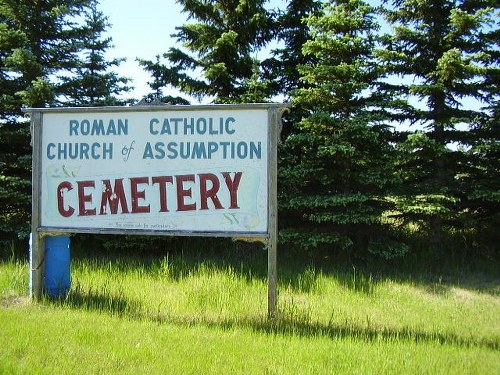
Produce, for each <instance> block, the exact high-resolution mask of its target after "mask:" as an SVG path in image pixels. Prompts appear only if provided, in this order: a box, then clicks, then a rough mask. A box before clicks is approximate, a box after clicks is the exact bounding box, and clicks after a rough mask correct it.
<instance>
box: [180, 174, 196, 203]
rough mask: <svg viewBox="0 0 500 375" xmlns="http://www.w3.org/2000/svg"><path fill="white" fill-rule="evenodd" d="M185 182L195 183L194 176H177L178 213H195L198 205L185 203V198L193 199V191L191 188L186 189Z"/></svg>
mask: <svg viewBox="0 0 500 375" xmlns="http://www.w3.org/2000/svg"><path fill="white" fill-rule="evenodd" d="M184 182H194V174H185V175H179V176H175V183H176V185H177V211H194V210H196V203H189V204H186V203H185V200H184V198H186V197H189V198H191V197H192V191H191V188H188V189H184Z"/></svg>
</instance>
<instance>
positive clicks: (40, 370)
mask: <svg viewBox="0 0 500 375" xmlns="http://www.w3.org/2000/svg"><path fill="white" fill-rule="evenodd" d="M212 255H213V254H212ZM230 258H231V259H226V258H224V257H223V256H206V257H204V256H200V252H197V253H196V255H189V254H188V253H187V252H183V253H173V254H165V255H161V256H157V255H155V256H146V257H145V256H142V257H141V256H138V255H137V256H134V255H131V254H130V252H127V254H126V255H124V256H117V255H116V254H114V255H111V254H109V253H106V252H103V253H99V252H93V253H92V254H87V255H85V256H83V255H77V256H74V257H73V259H72V289H71V292H70V293H69V295H68V296H67V297H66V298H64V299H61V300H49V299H45V300H43V301H39V302H32V301H30V300H29V298H28V297H27V291H28V265H27V262H26V261H25V260H20V259H19V258H16V257H13V256H12V257H5V256H4V257H3V260H2V261H0V298H1V303H0V374H63V373H66V374H91V373H93V374H146V373H147V374H339V373H340V374H500V319H499V317H500V285H499V283H498V279H497V278H496V277H494V276H491V275H490V276H485V275H484V274H482V273H478V272H467V273H464V274H460V273H454V276H450V275H446V274H445V275H437V274H436V275H429V274H427V275H425V276H422V275H413V276H404V277H402V276H401V275H400V276H395V275H396V273H393V274H392V275H391V276H389V275H384V274H383V273H377V274H372V273H369V272H367V271H366V270H365V271H360V270H358V269H355V268H352V269H351V270H349V269H348V270H335V268H333V267H330V266H329V267H322V266H321V264H320V265H318V264H314V265H313V263H312V262H311V263H307V261H305V262H302V261H301V260H296V259H295V260H293V261H291V262H290V263H287V259H282V261H281V264H280V269H279V275H280V283H279V315H278V317H277V318H276V319H275V320H272V321H271V320H268V319H267V316H266V314H267V280H266V253H265V252H264V251H262V250H259V251H255V250H253V251H250V250H249V251H246V252H243V253H238V254H237V255H234V256H231V257H230ZM284 258H286V257H284ZM288 260H289V259H288Z"/></svg>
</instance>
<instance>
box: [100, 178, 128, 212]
mask: <svg viewBox="0 0 500 375" xmlns="http://www.w3.org/2000/svg"><path fill="white" fill-rule="evenodd" d="M102 183H103V185H104V186H103V189H102V195H101V210H100V211H99V215H106V214H107V212H106V206H107V205H108V204H109V210H110V213H111V214H112V215H116V214H117V213H118V204H120V206H121V208H122V213H124V214H128V206H127V198H126V197H125V191H124V190H123V178H118V179H116V180H115V186H114V189H111V182H110V181H109V180H102Z"/></svg>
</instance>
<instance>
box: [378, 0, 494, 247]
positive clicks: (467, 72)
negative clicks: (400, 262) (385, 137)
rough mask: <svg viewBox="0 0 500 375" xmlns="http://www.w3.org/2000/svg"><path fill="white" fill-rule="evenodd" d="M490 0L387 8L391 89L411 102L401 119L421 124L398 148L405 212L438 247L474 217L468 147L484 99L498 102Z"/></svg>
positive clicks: (407, 2)
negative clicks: (493, 75)
mask: <svg viewBox="0 0 500 375" xmlns="http://www.w3.org/2000/svg"><path fill="white" fill-rule="evenodd" d="M488 3H491V4H493V3H492V2H489V1H484V0H469V1H455V0H437V1H432V2H430V1H424V0H396V1H392V3H391V4H392V8H391V9H389V10H387V11H386V17H387V20H388V21H389V22H390V24H391V25H392V26H393V30H394V32H393V35H391V36H390V37H387V39H386V46H387V49H386V51H385V52H384V53H381V57H382V58H383V59H384V61H385V62H386V67H387V70H388V72H389V73H392V74H393V75H395V76H399V77H401V78H402V80H400V81H398V82H397V83H395V84H392V85H391V84H388V85H387V89H388V90H390V91H391V92H393V93H398V94H399V95H400V97H401V98H410V99H411V100H409V102H408V103H409V106H408V109H407V110H406V111H403V112H402V115H403V117H402V119H403V120H404V121H406V123H411V124H412V125H419V126H420V128H421V130H419V131H417V132H413V134H409V135H408V136H407V138H406V140H405V141H404V142H403V143H402V144H401V145H400V150H401V151H402V154H401V155H402V157H401V158H400V160H399V162H398V168H399V169H400V171H401V176H402V178H403V179H404V185H403V186H405V187H406V189H405V191H403V192H402V196H401V200H400V210H401V212H402V217H403V218H404V220H405V221H406V222H411V223H412V224H413V225H415V224H416V225H417V226H418V228H419V231H420V232H424V233H427V234H428V238H429V240H430V244H431V247H432V248H433V249H434V250H435V251H437V252H441V251H442V249H443V248H444V245H445V240H446V238H449V237H448V235H450V234H452V233H457V231H463V229H464V228H465V222H466V221H468V219H469V218H468V216H469V213H468V210H467V209H466V206H467V205H468V203H467V201H468V198H467V196H468V195H470V194H469V193H467V192H466V191H465V190H464V186H466V185H465V184H464V182H465V180H464V179H467V176H468V173H469V172H468V171H467V169H468V167H467V165H470V164H471V160H468V157H467V153H466V152H464V150H466V149H467V148H468V147H470V146H471V142H472V143H475V141H474V135H473V133H471V132H470V130H471V129H472V127H473V124H474V123H476V120H477V119H480V118H483V117H484V115H485V113H484V111H483V109H481V103H483V105H484V103H488V102H491V100H497V99H494V96H495V95H493V97H492V92H491V83H490V84H489V83H488V77H491V73H492V69H496V68H495V64H497V63H498V60H497V61H496V62H495V61H494V58H493V56H494V54H492V51H493V50H494V43H493V42H492V40H488V39H487V38H484V35H485V34H484V30H485V27H486V26H491V21H492V17H493V12H494V10H493V8H492V7H488ZM496 43H498V41H497V42H496ZM496 48H497V49H498V47H496ZM496 66H497V67H498V65H496ZM497 77H498V75H497ZM497 83H498V82H497ZM496 95H498V93H497V94H496ZM496 98H498V96H496ZM470 100H475V102H472V103H473V104H469V105H467V104H466V103H467V102H468V101H469V102H470ZM462 233H463V232H462Z"/></svg>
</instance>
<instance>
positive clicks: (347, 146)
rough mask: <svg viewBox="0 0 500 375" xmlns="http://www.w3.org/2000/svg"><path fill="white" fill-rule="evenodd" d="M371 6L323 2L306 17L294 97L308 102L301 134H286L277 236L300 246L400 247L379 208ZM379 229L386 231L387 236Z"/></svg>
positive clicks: (381, 156)
mask: <svg viewBox="0 0 500 375" xmlns="http://www.w3.org/2000/svg"><path fill="white" fill-rule="evenodd" d="M374 12H375V10H374V9H373V8H372V7H371V6H369V5H368V4H367V3H365V2H363V1H361V0H338V1H329V2H328V3H326V4H325V5H324V13H323V14H321V15H312V16H309V17H308V19H307V25H308V27H309V28H310V39H309V40H308V41H307V42H306V43H305V44H304V48H303V51H304V54H305V55H306V56H312V57H313V58H312V59H311V60H313V61H314V62H310V63H307V64H305V65H302V66H300V67H299V72H300V73H301V74H302V78H301V79H302V80H303V81H304V82H305V84H306V86H307V87H304V88H301V89H298V90H297V91H296V92H295V93H294V98H293V102H294V104H297V105H299V106H300V107H301V108H304V109H307V110H308V111H309V113H310V115H309V116H307V117H306V118H304V119H303V120H302V121H301V122H300V124H299V128H300V133H297V134H292V135H291V136H290V137H288V138H287V140H286V143H287V145H288V146H287V147H288V148H290V149H292V150H295V153H294V154H295V166H293V167H292V166H291V167H290V168H288V170H287V171H286V175H287V178H288V182H287V184H288V185H289V186H290V188H289V191H288V192H287V193H286V194H284V196H283V197H282V201H281V206H280V209H281V212H280V218H281V220H282V226H285V227H286V229H284V230H282V231H281V233H280V234H281V237H282V239H283V240H285V241H287V240H288V241H291V242H294V243H300V245H302V246H303V247H305V248H316V247H320V246H326V247H328V248H330V249H333V250H337V251H338V250H342V249H344V250H350V251H354V252H355V253H356V254H358V255H360V254H364V253H365V252H366V251H367V250H369V251H372V252H375V253H377V254H380V255H383V256H385V257H392V256H395V255H398V254H399V253H401V252H404V251H405V250H406V248H405V247H404V246H402V245H399V244H398V243H397V241H394V240H392V239H388V237H387V236H390V233H389V230H388V229H389V228H385V227H384V225H383V221H382V215H383V213H384V211H386V210H387V207H386V200H385V199H384V197H385V194H386V193H387V189H388V188H389V187H390V185H391V183H392V182H393V181H392V179H393V177H392V172H391V161H392V160H391V155H392V149H391V146H390V144H389V142H388V137H389V136H390V133H389V132H388V131H387V127H386V126H385V125H384V120H385V118H386V116H385V114H384V111H383V110H382V108H383V106H384V104H385V103H384V100H385V98H384V97H382V96H380V95H379V94H378V93H377V90H376V88H377V84H378V81H379V80H380V78H381V74H382V72H381V71H380V69H379V68H378V65H377V61H376V60H375V58H374V55H373V53H374V49H375V47H376V36H375V35H374V32H375V31H376V30H377V28H378V25H377V23H376V21H375V19H374ZM384 233H385V235H386V237H385V240H383V238H384Z"/></svg>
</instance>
